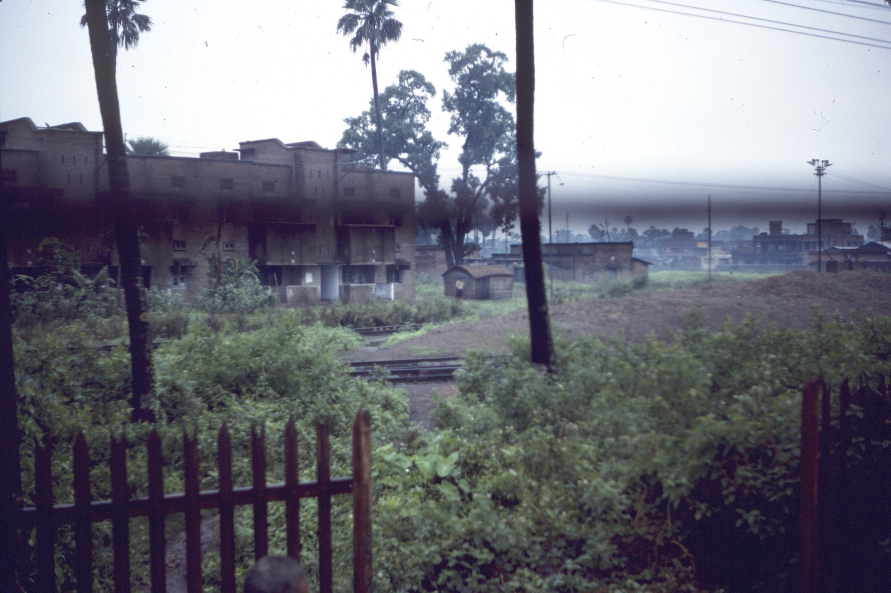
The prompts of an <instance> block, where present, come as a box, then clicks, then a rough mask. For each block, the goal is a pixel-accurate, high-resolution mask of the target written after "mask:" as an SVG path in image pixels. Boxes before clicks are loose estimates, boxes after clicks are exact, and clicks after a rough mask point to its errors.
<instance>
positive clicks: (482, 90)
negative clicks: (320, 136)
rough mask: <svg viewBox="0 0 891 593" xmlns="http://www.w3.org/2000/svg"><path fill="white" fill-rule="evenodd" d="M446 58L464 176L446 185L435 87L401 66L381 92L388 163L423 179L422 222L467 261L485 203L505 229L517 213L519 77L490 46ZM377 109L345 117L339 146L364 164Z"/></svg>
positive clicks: (447, 107) (371, 152)
mask: <svg viewBox="0 0 891 593" xmlns="http://www.w3.org/2000/svg"><path fill="white" fill-rule="evenodd" d="M445 61H446V62H447V63H448V64H449V76H450V77H451V79H452V82H453V83H454V85H455V87H454V90H453V91H446V92H444V93H443V110H444V111H445V112H447V113H448V114H449V116H450V122H449V134H453V135H455V136H458V137H460V138H462V139H463V142H462V144H461V154H460V155H459V157H458V162H459V164H460V165H461V174H460V175H459V176H458V177H456V178H454V179H452V183H451V188H450V189H451V192H446V191H444V190H443V189H442V188H441V187H440V185H439V174H438V172H437V164H438V163H437V162H438V160H439V156H440V152H441V150H442V149H443V148H444V147H446V144H445V143H444V142H442V141H440V140H437V139H435V138H434V137H433V135H432V134H431V133H430V131H429V130H428V129H427V123H428V122H429V120H430V116H431V112H430V109H429V107H428V106H427V105H428V101H429V100H430V99H431V98H433V97H434V96H435V95H436V89H435V87H434V86H433V85H432V84H431V83H429V82H428V81H427V80H426V78H425V77H424V76H423V75H422V74H421V73H419V72H415V71H410V70H409V71H402V72H400V74H399V79H398V82H397V84H396V85H393V86H390V87H387V88H386V89H385V90H384V91H383V93H381V96H380V106H381V109H380V111H381V115H382V119H383V121H384V125H383V128H384V135H383V142H382V144H383V147H384V148H383V152H384V154H385V160H387V161H389V160H396V161H398V162H399V163H400V164H401V165H402V166H404V167H405V168H407V169H409V170H410V171H411V172H412V173H414V174H415V175H416V176H417V177H418V181H419V183H420V185H421V187H422V188H424V193H425V196H426V199H425V201H424V202H423V203H422V204H421V205H420V206H419V219H420V223H421V225H422V226H423V227H424V228H428V229H437V230H438V231H439V232H440V235H441V238H442V241H443V244H444V246H445V249H446V257H447V259H448V261H449V263H450V264H452V263H460V262H462V261H463V257H464V252H465V249H464V247H463V246H464V240H465V237H466V236H467V234H468V233H469V232H470V231H471V229H472V228H473V225H474V223H475V222H476V221H477V220H478V219H479V218H480V217H479V212H480V209H481V207H483V206H484V205H485V204H486V202H487V201H491V204H492V205H491V208H490V211H489V214H490V215H491V216H492V218H493V219H494V220H495V222H496V223H497V224H498V225H499V226H502V227H503V228H511V227H512V226H513V223H514V221H515V220H516V218H517V214H518V211H517V200H516V195H517V158H516V137H515V122H514V118H513V114H512V112H511V110H510V109H508V107H507V105H509V104H510V103H512V102H513V101H514V98H515V96H516V87H515V81H514V74H513V73H510V72H507V71H505V69H504V67H505V64H506V62H507V56H506V55H505V54H503V53H501V52H497V51H492V50H490V49H489V48H488V47H486V46H485V45H481V44H474V45H470V46H468V47H467V48H466V49H465V50H464V51H463V52H459V51H452V52H448V53H447V54H446V56H445ZM372 107H373V103H372ZM373 113H374V111H373V109H370V110H368V111H365V112H363V113H362V114H361V115H360V116H358V117H355V118H347V119H345V120H344V121H345V122H346V123H347V125H348V128H347V130H346V131H344V134H343V137H342V138H341V140H340V142H339V143H338V147H340V148H352V149H354V150H356V151H357V153H356V155H355V160H356V161H357V162H358V163H361V164H365V165H371V164H373V163H374V162H375V155H376V140H375V138H374V121H373Z"/></svg>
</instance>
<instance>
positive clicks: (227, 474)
mask: <svg viewBox="0 0 891 593" xmlns="http://www.w3.org/2000/svg"><path fill="white" fill-rule="evenodd" d="M146 446H147V453H148V496H147V497H144V498H130V496H129V489H128V486H127V453H126V452H127V442H126V440H125V439H124V438H123V437H121V438H112V440H111V451H110V453H111V460H110V467H109V469H110V471H111V500H98V501H97V500H92V495H91V490H90V454H89V448H88V445H87V441H86V439H85V438H84V436H83V434H80V435H78V437H77V439H76V440H75V443H74V450H73V475H74V481H73V488H74V503H73V504H59V505H55V504H53V502H54V501H53V488H52V481H53V480H52V473H51V461H52V453H53V451H52V447H51V446H37V447H36V448H35V455H34V477H35V496H34V503H35V506H33V507H26V508H23V509H21V510H20V521H21V527H23V528H24V529H25V530H26V531H25V532H26V533H27V532H28V531H30V530H32V529H33V530H34V532H35V534H36V542H35V554H36V583H35V584H36V587H37V589H38V590H39V591H41V592H52V591H57V585H56V558H55V548H56V539H57V533H58V529H59V527H62V526H65V525H70V526H72V528H73V535H74V546H75V551H74V562H73V567H72V568H73V572H74V578H75V583H76V591H77V592H78V593H88V592H92V591H93V590H94V589H93V587H94V583H93V542H92V540H93V537H92V524H93V523H96V522H98V521H111V524H112V553H113V580H114V591H115V593H129V591H130V519H131V518H132V517H148V530H149V575H150V579H151V592H152V593H166V587H167V583H166V580H167V579H166V571H167V566H166V561H165V546H166V538H165V534H164V527H165V518H166V516H167V515H170V514H173V513H184V516H185V533H186V537H185V546H186V548H185V549H186V587H187V591H188V593H200V592H201V591H202V575H201V555H202V552H201V542H200V539H201V511H202V510H205V509H219V532H220V573H221V574H220V578H221V587H220V591H221V593H235V591H236V582H235V522H234V511H235V507H236V506H242V505H250V506H252V507H253V520H254V525H253V527H254V556H255V558H257V559H259V558H262V557H263V556H265V555H266V554H267V551H268V537H267V536H268V521H267V504H268V503H270V502H275V501H283V502H284V503H285V525H286V539H287V553H288V555H289V556H292V557H294V558H296V559H297V560H299V559H300V547H301V546H300V510H299V504H300V499H301V498H316V499H318V546H319V565H318V566H319V590H320V591H321V593H330V592H331V591H332V580H333V579H332V577H333V572H332V561H331V556H332V547H331V498H332V496H333V495H337V494H352V497H353V591H354V593H370V592H371V591H372V573H371V420H370V415H369V413H368V411H367V410H360V411H359V413H358V414H356V418H355V420H354V422H353V443H352V465H353V475H352V476H350V477H339V478H331V465H330V444H329V433H328V427H327V426H326V425H325V424H319V425H317V427H316V480H314V481H305V482H299V481H298V461H297V431H296V429H295V426H294V422H293V420H291V421H289V422H288V423H287V425H286V427H285V431H284V460H285V468H284V470H285V483H284V484H266V435H265V429H261V430H260V431H257V430H256V429H253V430H252V433H251V467H252V475H253V483H252V485H251V486H249V487H240V488H235V487H233V481H232V447H231V441H230V435H229V430H228V428H227V427H226V426H223V427H222V428H221V429H220V430H219V432H218V434H217V449H218V470H219V487H218V489H216V490H205V491H199V477H198V446H197V440H196V436H195V434H194V433H193V434H192V435H191V436H190V435H188V434H186V433H184V434H183V454H184V478H185V479H184V484H185V487H184V489H185V492H184V493H178V494H165V493H164V477H163V471H162V470H163V464H164V462H163V459H162V455H161V438H160V436H159V435H158V433H157V431H155V430H152V432H151V433H150V435H149V437H148V442H147V445H146ZM239 590H240V588H239Z"/></svg>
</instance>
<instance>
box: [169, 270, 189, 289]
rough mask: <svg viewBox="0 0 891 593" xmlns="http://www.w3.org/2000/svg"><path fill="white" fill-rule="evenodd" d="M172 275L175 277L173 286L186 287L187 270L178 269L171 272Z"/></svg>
mask: <svg viewBox="0 0 891 593" xmlns="http://www.w3.org/2000/svg"><path fill="white" fill-rule="evenodd" d="M171 276H172V277H173V281H172V284H173V288H179V289H183V288H185V287H186V271H185V270H183V269H182V268H180V269H178V270H174V271H173V272H171Z"/></svg>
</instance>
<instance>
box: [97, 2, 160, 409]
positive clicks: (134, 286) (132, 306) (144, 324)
mask: <svg viewBox="0 0 891 593" xmlns="http://www.w3.org/2000/svg"><path fill="white" fill-rule="evenodd" d="M85 6H86V9H87V26H88V28H89V31H90V49H91V51H92V54H93V69H94V71H95V74H96V91H97V94H98V96H99V111H100V112H101V114H102V127H103V130H104V131H105V145H106V150H107V152H108V185H109V190H110V194H111V195H110V204H109V206H110V207H111V211H112V215H113V217H114V227H115V238H116V240H117V245H118V256H119V259H120V268H121V284H122V285H123V288H124V299H125V301H126V306H127V323H128V325H129V330H130V366H131V370H132V375H133V376H132V382H133V399H132V405H133V420H134V421H135V420H143V419H146V420H151V419H152V414H151V412H150V411H149V410H148V409H143V406H145V405H146V404H147V403H148V398H149V396H150V395H151V393H152V365H151V357H150V354H149V351H148V314H147V313H146V308H145V303H144V302H143V294H142V286H141V281H142V262H141V260H140V256H139V237H138V235H137V229H136V219H135V216H134V212H133V203H132V199H131V197H130V176H129V174H128V173H127V160H126V150H125V149H124V133H123V130H122V128H121V110H120V106H119V104H118V91H117V83H116V82H115V70H114V60H113V57H112V55H111V53H112V50H110V49H109V44H108V39H109V32H108V21H107V17H106V13H105V2H104V0H86V2H85Z"/></svg>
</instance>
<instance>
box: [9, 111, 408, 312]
mask: <svg viewBox="0 0 891 593" xmlns="http://www.w3.org/2000/svg"><path fill="white" fill-rule="evenodd" d="M102 137H103V134H102V132H91V131H88V130H87V129H86V128H84V126H83V125H81V124H80V123H71V124H64V125H60V126H50V127H43V128H39V127H37V126H35V125H34V123H33V122H32V121H31V120H30V119H28V118H22V119H17V120H12V121H7V122H2V123H0V149H2V175H3V185H4V189H5V192H6V195H7V196H8V199H9V200H10V202H11V208H10V211H11V216H12V218H13V221H12V222H13V224H12V225H11V227H12V231H13V232H12V236H11V238H10V247H9V260H10V264H11V266H12V267H13V268H18V269H19V270H18V271H20V272H27V271H28V270H29V269H33V267H34V266H35V261H34V259H35V258H34V253H35V250H36V248H37V246H38V244H39V243H40V241H41V240H43V239H44V238H48V237H56V238H58V239H60V240H62V241H65V242H67V243H70V244H71V245H74V246H75V248H76V249H77V252H78V254H79V256H80V259H81V264H82V266H83V267H84V268H85V269H86V270H97V269H99V267H101V266H104V265H109V266H111V267H112V276H114V273H115V267H116V265H117V260H116V255H115V252H114V248H113V241H111V240H110V237H111V221H110V220H109V217H108V216H107V214H106V212H107V210H108V209H107V208H103V206H102V204H103V201H104V200H106V199H107V196H108V169H107V166H106V161H105V155H104V153H103V150H102V149H103V145H102ZM348 155H349V151H344V150H340V149H335V150H329V149H325V148H322V147H321V146H319V145H318V144H316V143H315V142H295V143H290V144H285V143H283V142H281V141H280V140H278V139H276V138H270V139H266V140H256V141H249V142H241V143H240V146H239V148H238V149H236V150H235V151H231V152H230V151H219V152H207V153H202V154H201V155H200V157H199V158H194V157H188V158H187V157H169V156H128V157H127V166H128V170H129V174H130V184H131V190H132V197H133V199H134V200H135V203H136V211H137V213H138V214H137V217H138V224H139V225H140V227H141V244H142V251H143V276H144V280H145V284H146V285H147V286H156V287H159V288H162V289H170V290H174V291H181V292H182V293H183V294H184V295H186V296H192V295H194V294H195V293H196V292H197V291H198V290H200V288H201V287H202V286H204V285H205V284H206V283H207V279H208V276H207V272H208V260H207V257H206V255H211V254H213V253H215V254H216V255H218V256H221V257H223V258H225V257H242V258H249V259H253V260H256V262H257V264H258V268H259V271H260V276H261V282H262V283H263V284H264V285H266V286H269V287H270V289H271V290H273V291H275V292H277V294H278V295H279V299H280V301H281V302H289V303H312V302H317V301H319V300H338V299H340V300H344V301H355V300H364V299H367V298H370V297H372V296H377V297H378V298H385V299H413V298H414V294H415V290H414V274H415V271H414V269H413V268H414V265H413V264H414V234H415V209H414V185H415V184H414V176H413V175H412V174H410V173H400V172H391V171H380V170H374V169H362V168H357V167H355V166H354V165H351V164H350V163H349V162H348ZM345 157H346V158H345Z"/></svg>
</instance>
